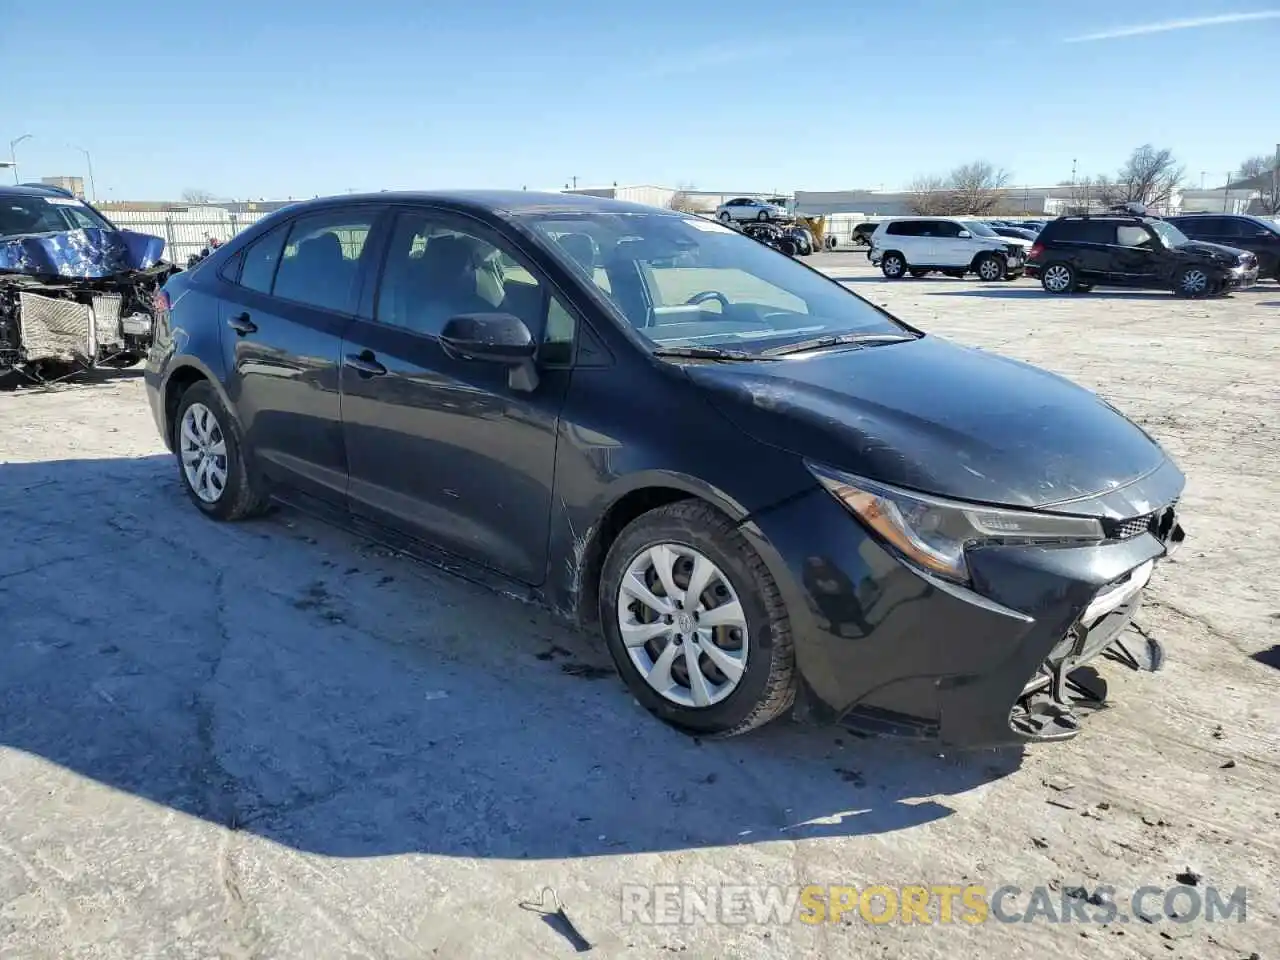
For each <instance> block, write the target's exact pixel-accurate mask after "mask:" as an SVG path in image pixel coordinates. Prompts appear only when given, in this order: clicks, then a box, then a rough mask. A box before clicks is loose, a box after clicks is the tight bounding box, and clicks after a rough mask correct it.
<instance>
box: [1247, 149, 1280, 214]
mask: <svg viewBox="0 0 1280 960" xmlns="http://www.w3.org/2000/svg"><path fill="white" fill-rule="evenodd" d="M1277 162H1280V161H1278V159H1277V158H1276V157H1274V156H1268V155H1267V154H1265V153H1260V154H1258V155H1257V156H1256V157H1250V158H1249V159H1248V160H1246V161H1245V162H1244V163H1242V164H1240V179H1242V180H1252V179H1253V178H1254V177H1262V186H1261V187H1260V188H1259V192H1260V194H1261V199H1262V206H1263V212H1264V213H1272V214H1274V213H1280V177H1277V176H1275V173H1276V170H1277V168H1276V164H1277Z"/></svg>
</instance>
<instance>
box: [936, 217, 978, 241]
mask: <svg viewBox="0 0 1280 960" xmlns="http://www.w3.org/2000/svg"><path fill="white" fill-rule="evenodd" d="M967 229H968V227H962V226H960V224H958V223H954V222H952V221H951V220H938V221H936V222H935V223H934V225H933V235H934V236H935V237H949V238H953V239H954V238H955V237H958V236H960V231H961V230H967ZM970 232H972V231H970Z"/></svg>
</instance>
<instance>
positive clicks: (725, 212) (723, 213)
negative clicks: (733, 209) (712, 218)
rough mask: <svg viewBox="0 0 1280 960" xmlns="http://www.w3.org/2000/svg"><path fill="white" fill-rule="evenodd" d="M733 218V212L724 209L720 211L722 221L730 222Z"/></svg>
mask: <svg viewBox="0 0 1280 960" xmlns="http://www.w3.org/2000/svg"><path fill="white" fill-rule="evenodd" d="M731 220H733V214H731V213H730V212H729V211H728V210H722V211H721V212H720V222H721V223H729V222H730V221H731Z"/></svg>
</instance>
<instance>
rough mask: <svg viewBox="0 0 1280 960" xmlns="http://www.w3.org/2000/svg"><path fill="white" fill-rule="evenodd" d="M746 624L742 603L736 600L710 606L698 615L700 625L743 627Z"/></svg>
mask: <svg viewBox="0 0 1280 960" xmlns="http://www.w3.org/2000/svg"><path fill="white" fill-rule="evenodd" d="M746 625H747V621H746V617H745V615H744V614H743V612H742V604H741V603H739V602H738V601H737V600H730V601H729V602H728V603H724V604H721V605H720V606H718V607H712V608H711V609H710V610H707V611H705V612H703V613H701V614H699V616H698V626H700V627H745V626H746Z"/></svg>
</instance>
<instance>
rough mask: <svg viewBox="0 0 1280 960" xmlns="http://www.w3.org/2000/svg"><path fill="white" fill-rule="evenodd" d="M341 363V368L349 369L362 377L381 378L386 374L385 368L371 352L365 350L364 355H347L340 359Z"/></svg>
mask: <svg viewBox="0 0 1280 960" xmlns="http://www.w3.org/2000/svg"><path fill="white" fill-rule="evenodd" d="M342 363H343V366H347V367H350V368H351V369H352V370H355V371H356V372H357V373H359V374H360V376H362V377H382V376H385V375H386V373H387V368H386V367H384V366H383V365H382V364H380V363H379V362H378V360H377V358H376V357H374V355H373V351H372V350H366V351H365V352H364V353H348V354H347V355H346V356H345V357H343V358H342Z"/></svg>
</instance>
